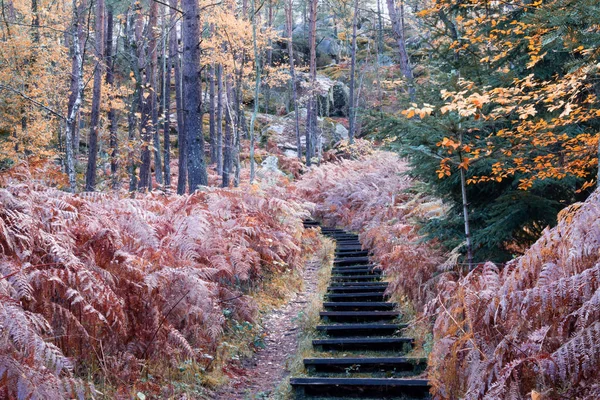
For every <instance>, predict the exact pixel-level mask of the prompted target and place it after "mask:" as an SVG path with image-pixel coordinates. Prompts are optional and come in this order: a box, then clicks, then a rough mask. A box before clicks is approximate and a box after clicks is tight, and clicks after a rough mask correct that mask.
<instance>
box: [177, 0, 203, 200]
mask: <svg viewBox="0 0 600 400" xmlns="http://www.w3.org/2000/svg"><path fill="white" fill-rule="evenodd" d="M181 8H182V11H183V13H184V14H183V31H182V37H183V61H182V64H183V65H182V67H183V92H184V97H185V101H186V103H185V110H184V114H183V115H184V128H185V136H186V140H187V148H188V183H189V186H190V192H193V191H195V190H196V189H198V187H199V186H204V185H207V184H208V175H207V173H206V163H205V160H204V138H203V136H202V120H201V115H202V110H201V102H200V95H201V93H202V87H201V83H200V49H199V42H200V9H199V7H198V2H197V0H182V2H181Z"/></svg>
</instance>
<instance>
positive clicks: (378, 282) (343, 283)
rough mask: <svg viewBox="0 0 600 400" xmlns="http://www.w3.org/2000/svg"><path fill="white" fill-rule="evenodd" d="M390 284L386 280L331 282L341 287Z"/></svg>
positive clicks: (333, 285)
mask: <svg viewBox="0 0 600 400" xmlns="http://www.w3.org/2000/svg"><path fill="white" fill-rule="evenodd" d="M381 285H388V282H385V281H376V282H344V281H341V282H331V283H330V284H329V286H330V287H341V286H381Z"/></svg>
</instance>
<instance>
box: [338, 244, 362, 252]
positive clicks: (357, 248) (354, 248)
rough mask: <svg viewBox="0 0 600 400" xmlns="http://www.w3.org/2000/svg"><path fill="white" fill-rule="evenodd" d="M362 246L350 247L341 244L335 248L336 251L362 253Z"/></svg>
mask: <svg viewBox="0 0 600 400" xmlns="http://www.w3.org/2000/svg"><path fill="white" fill-rule="evenodd" d="M362 250H363V248H362V246H358V245H350V246H340V245H339V244H338V245H337V247H336V248H335V251H362Z"/></svg>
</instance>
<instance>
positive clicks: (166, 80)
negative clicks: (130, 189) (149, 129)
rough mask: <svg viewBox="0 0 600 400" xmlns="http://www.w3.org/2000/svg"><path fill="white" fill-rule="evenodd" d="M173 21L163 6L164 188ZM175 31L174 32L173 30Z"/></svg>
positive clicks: (168, 180)
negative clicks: (170, 43)
mask: <svg viewBox="0 0 600 400" xmlns="http://www.w3.org/2000/svg"><path fill="white" fill-rule="evenodd" d="M173 23H175V21H173V20H172V19H171V18H169V19H167V9H166V6H165V7H164V8H163V46H162V47H163V52H162V87H163V88H162V118H163V160H164V169H163V172H164V175H165V176H164V178H165V188H170V186H171V119H170V118H171V61H170V60H169V62H168V63H167V54H168V53H169V52H168V50H167V47H168V45H169V34H170V29H169V27H170V26H171V25H172V24H173ZM175 33H176V32H175Z"/></svg>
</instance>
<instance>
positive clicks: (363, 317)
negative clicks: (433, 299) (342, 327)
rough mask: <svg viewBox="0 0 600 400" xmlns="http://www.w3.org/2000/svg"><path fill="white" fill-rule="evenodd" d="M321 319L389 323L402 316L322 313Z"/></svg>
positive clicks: (391, 314)
mask: <svg viewBox="0 0 600 400" xmlns="http://www.w3.org/2000/svg"><path fill="white" fill-rule="evenodd" d="M319 315H320V316H321V319H323V320H327V321H330V322H361V321H369V322H373V321H389V320H392V319H396V318H398V317H399V316H400V313H399V312H398V311H321V312H320V313H319Z"/></svg>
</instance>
